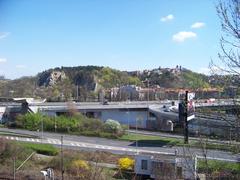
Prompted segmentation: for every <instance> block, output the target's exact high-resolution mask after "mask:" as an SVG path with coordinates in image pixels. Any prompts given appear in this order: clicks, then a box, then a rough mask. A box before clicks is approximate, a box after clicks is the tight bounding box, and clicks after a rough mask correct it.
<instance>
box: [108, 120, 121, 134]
mask: <svg viewBox="0 0 240 180" xmlns="http://www.w3.org/2000/svg"><path fill="white" fill-rule="evenodd" d="M104 129H105V131H107V132H110V133H115V134H118V133H120V132H121V131H122V127H121V125H120V123H119V122H118V121H115V120H112V119H108V120H107V121H106V122H105V123H104Z"/></svg>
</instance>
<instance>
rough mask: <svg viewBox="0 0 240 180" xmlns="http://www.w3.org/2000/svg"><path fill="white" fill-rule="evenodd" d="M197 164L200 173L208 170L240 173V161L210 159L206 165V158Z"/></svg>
mask: <svg viewBox="0 0 240 180" xmlns="http://www.w3.org/2000/svg"><path fill="white" fill-rule="evenodd" d="M197 166H198V172H199V173H204V172H206V171H207V170H208V171H209V172H210V173H213V172H223V171H225V172H231V173H232V174H238V175H240V163H234V162H225V161H217V160H208V161H207V165H206V163H205V162H204V160H199V161H198V164H197Z"/></svg>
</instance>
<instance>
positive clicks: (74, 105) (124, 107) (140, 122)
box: [0, 98, 235, 133]
mask: <svg viewBox="0 0 240 180" xmlns="http://www.w3.org/2000/svg"><path fill="white" fill-rule="evenodd" d="M174 103H175V104H178V101H174ZM171 104H172V102H171V101H131V102H130V101H129V102H109V103H107V104H102V103H99V102H44V101H36V100H33V99H31V98H28V99H27V98H25V99H24V98H18V99H15V100H14V101H12V102H2V103H1V102H0V111H5V113H8V114H11V112H12V113H13V114H14V113H26V112H31V113H36V112H41V113H43V114H46V115H49V116H57V115H64V114H67V113H68V112H69V111H77V112H81V113H82V114H85V115H86V116H88V117H93V118H99V119H101V120H102V121H106V120H107V119H114V120H117V121H119V122H120V123H121V124H126V125H128V126H130V127H138V128H143V129H155V130H165V131H173V129H174V127H175V126H176V125H177V124H179V123H180V122H179V118H178V113H177V112H172V111H170V110H168V108H163V107H164V106H166V107H169V106H171ZM233 106H235V104H234V102H233V101H232V100H217V101H216V102H213V103H204V102H201V101H198V102H197V103H196V108H197V109H199V108H228V109H232V108H233ZM0 113H1V112H0ZM2 115H3V112H2ZM224 118H225V119H223V118H222V117H219V116H209V115H205V114H201V113H197V114H196V118H195V119H194V120H193V121H192V122H191V123H190V126H191V127H192V131H193V132H195V131H197V129H198V128H199V126H201V127H202V128H203V130H204V131H208V132H206V133H211V132H210V131H209V128H206V127H208V126H211V128H215V129H217V128H218V129H219V126H222V127H224V128H225V129H226V128H227V131H229V128H231V126H232V122H233V123H234V121H235V119H234V117H224ZM1 119H2V121H4V120H3V119H4V118H1V114H0V120H1ZM10 119H11V117H10ZM229 122H231V123H229ZM214 131H216V130H214ZM221 133H222V132H221Z"/></svg>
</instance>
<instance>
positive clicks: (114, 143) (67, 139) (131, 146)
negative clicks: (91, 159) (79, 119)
mask: <svg viewBox="0 0 240 180" xmlns="http://www.w3.org/2000/svg"><path fill="white" fill-rule="evenodd" d="M0 131H5V132H13V133H18V134H27V135H32V136H36V138H28V137H20V136H19V137H17V136H15V137H13V136H10V135H9V136H5V138H7V139H9V140H17V141H27V142H33V143H47V144H53V145H56V146H60V144H61V142H60V138H61V136H63V139H64V140H63V146H64V147H65V148H70V149H85V150H89V151H94V150H102V151H109V152H112V153H115V154H131V155H134V154H136V153H156V154H169V155H173V154H175V152H177V153H178V154H179V155H184V154H186V155H197V156H198V157H200V158H201V157H204V154H203V153H202V152H203V151H202V150H201V149H197V148H183V147H158V146H157V147H156V146H154V147H149V146H144V145H141V147H136V144H135V142H128V141H119V140H111V139H105V138H98V137H85V136H75V135H66V134H59V133H48V132H44V137H43V139H41V138H40V137H41V132H36V131H27V130H19V129H6V128H0ZM207 158H208V159H216V160H223V161H233V162H240V154H232V153H231V152H224V151H217V150H207Z"/></svg>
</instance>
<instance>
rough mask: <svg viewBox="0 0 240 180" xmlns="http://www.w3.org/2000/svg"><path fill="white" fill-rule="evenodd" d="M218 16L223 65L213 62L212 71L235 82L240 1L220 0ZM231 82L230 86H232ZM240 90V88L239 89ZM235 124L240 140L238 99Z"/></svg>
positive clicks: (238, 63) (239, 44)
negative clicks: (224, 75)
mask: <svg viewBox="0 0 240 180" xmlns="http://www.w3.org/2000/svg"><path fill="white" fill-rule="evenodd" d="M216 10H217V14H218V17H219V19H220V22H221V27H222V32H223V33H222V36H221V38H220V47H221V52H219V53H218V57H219V59H220V60H221V65H217V64H216V63H213V61H212V62H211V65H210V67H211V69H212V71H213V73H214V70H216V69H217V72H218V73H219V72H221V73H224V74H227V75H228V76H227V78H225V81H231V82H232V81H233V80H234V78H235V77H236V76H237V77H238V79H239V75H240V52H239V50H240V0H219V1H218V4H217V6H216ZM231 82H230V84H231ZM237 88H239V87H237ZM233 105H234V106H233V108H232V109H233V112H232V113H233V114H234V116H235V121H234V122H229V123H230V124H231V128H230V129H234V131H235V132H234V134H235V139H236V140H239V139H240V133H239V130H240V102H239V101H238V99H237V98H234V100H233Z"/></svg>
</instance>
